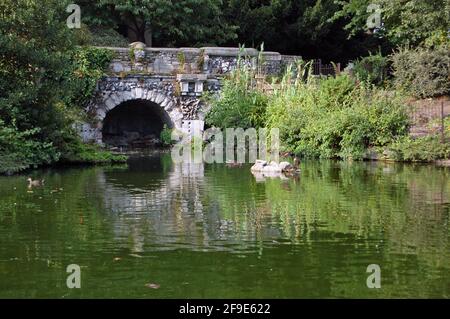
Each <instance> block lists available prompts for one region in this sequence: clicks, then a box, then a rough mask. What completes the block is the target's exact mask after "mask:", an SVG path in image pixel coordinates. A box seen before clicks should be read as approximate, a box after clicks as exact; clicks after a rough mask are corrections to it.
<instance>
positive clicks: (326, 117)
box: [267, 75, 408, 159]
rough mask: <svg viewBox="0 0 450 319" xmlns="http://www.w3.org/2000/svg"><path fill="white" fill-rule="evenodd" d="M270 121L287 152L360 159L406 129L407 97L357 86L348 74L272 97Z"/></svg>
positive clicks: (288, 88) (293, 87)
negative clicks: (278, 132)
mask: <svg viewBox="0 0 450 319" xmlns="http://www.w3.org/2000/svg"><path fill="white" fill-rule="evenodd" d="M267 115H268V117H267V119H268V120H267V124H268V126H269V127H270V128H276V127H277V128H279V129H280V138H281V141H282V146H283V148H284V149H285V150H286V151H289V152H294V153H296V154H298V155H301V156H304V157H321V158H354V159H361V158H363V156H364V154H365V153H366V151H367V149H368V148H370V147H380V146H386V145H388V144H389V143H390V142H391V141H393V140H394V139H395V138H396V137H397V136H402V135H404V134H406V133H407V127H408V118H407V115H406V111H405V107H404V105H403V100H402V98H401V97H399V96H393V95H392V94H389V93H388V92H386V91H384V90H381V89H377V88H366V87H363V86H357V85H355V83H354V82H353V80H352V79H350V78H349V77H348V76H346V75H342V76H338V77H337V78H328V79H322V80H319V81H311V80H309V81H308V82H307V83H303V82H298V83H296V85H293V86H286V88H285V89H284V90H282V91H279V92H277V94H276V96H275V97H274V98H273V99H271V101H270V103H269V107H268V110H267Z"/></svg>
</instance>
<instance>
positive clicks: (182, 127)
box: [79, 43, 299, 147]
mask: <svg viewBox="0 0 450 319" xmlns="http://www.w3.org/2000/svg"><path fill="white" fill-rule="evenodd" d="M108 49H111V50H113V51H114V52H115V58H114V60H113V61H112V63H111V65H110V67H109V71H108V75H107V76H105V77H104V78H102V79H101V80H100V82H99V83H98V85H97V89H96V92H95V95H94V98H93V99H92V101H91V103H90V105H89V106H88V110H87V111H88V113H89V115H90V119H91V121H90V123H89V124H83V125H81V126H80V127H79V129H80V132H81V135H82V137H83V140H84V141H85V142H92V141H94V142H96V143H99V144H107V145H110V146H116V147H127V146H138V147H150V146H152V143H154V142H155V141H156V140H157V139H158V138H159V134H160V132H161V130H162V129H163V127H164V126H165V125H166V126H167V127H169V128H175V129H177V130H179V131H181V132H183V133H185V134H188V135H190V136H193V135H197V134H201V132H202V131H203V127H204V118H205V114H206V112H207V110H208V105H207V104H206V103H205V102H204V101H203V100H202V99H201V97H202V95H203V94H204V92H206V91H207V92H211V93H213V94H214V93H217V92H219V91H220V88H221V79H223V77H224V76H226V74H228V73H230V72H231V71H232V70H233V69H234V68H235V67H236V65H237V63H238V57H239V56H240V57H241V59H242V61H243V63H247V64H248V65H250V66H253V67H257V66H258V65H259V67H261V68H262V71H263V72H264V73H266V74H279V73H280V72H281V70H282V69H283V68H284V67H285V66H286V65H287V64H289V63H292V62H293V61H294V60H295V59H298V58H299V57H294V56H282V55H281V54H279V53H277V52H259V51H257V50H255V49H244V50H241V49H238V48H200V49H193V48H178V49H176V48H163V49H161V48H145V46H144V45H143V44H142V43H133V44H131V45H130V48H108Z"/></svg>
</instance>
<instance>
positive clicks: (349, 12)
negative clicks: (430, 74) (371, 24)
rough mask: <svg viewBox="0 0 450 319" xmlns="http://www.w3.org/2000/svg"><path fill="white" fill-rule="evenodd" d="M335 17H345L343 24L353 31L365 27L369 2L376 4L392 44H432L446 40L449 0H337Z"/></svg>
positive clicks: (449, 28)
mask: <svg viewBox="0 0 450 319" xmlns="http://www.w3.org/2000/svg"><path fill="white" fill-rule="evenodd" d="M338 3H339V4H340V6H341V9H340V10H339V11H338V12H337V13H336V15H335V17H337V18H342V17H345V18H348V19H350V20H349V23H348V24H347V25H346V28H347V29H348V30H349V31H350V32H351V34H352V35H355V34H357V33H360V32H364V31H367V30H368V28H367V25H366V21H367V18H368V17H369V15H370V13H368V12H367V8H368V6H369V4H375V5H379V6H380V8H381V19H382V22H383V27H382V30H381V31H382V32H381V33H380V34H379V35H378V36H383V37H385V38H386V40H387V41H389V42H390V43H391V44H392V45H394V46H399V45H410V46H418V45H425V46H429V47H431V46H434V45H440V44H443V43H445V42H447V43H448V41H449V39H448V32H449V30H450V1H449V0H426V1H425V0H349V1H338Z"/></svg>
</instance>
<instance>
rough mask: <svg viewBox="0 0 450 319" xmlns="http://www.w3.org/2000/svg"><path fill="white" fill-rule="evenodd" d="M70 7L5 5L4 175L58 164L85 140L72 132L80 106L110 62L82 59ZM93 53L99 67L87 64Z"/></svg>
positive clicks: (52, 2)
mask: <svg viewBox="0 0 450 319" xmlns="http://www.w3.org/2000/svg"><path fill="white" fill-rule="evenodd" d="M66 4H67V2H61V1H60V0H16V1H5V2H2V3H1V4H0V173H4V172H14V171H18V170H21V169H25V168H28V167H30V166H36V165H41V164H45V163H47V164H48V163H52V162H55V161H58V160H59V159H60V158H61V156H64V154H65V153H66V152H68V151H71V150H70V147H71V146H73V145H75V144H76V143H79V142H80V140H79V137H78V135H77V134H76V132H75V131H74V130H73V129H72V124H73V123H74V120H75V119H76V117H77V115H78V113H81V110H82V106H83V105H78V104H77V103H78V102H80V101H81V102H82V101H84V100H85V99H84V98H87V97H88V95H87V93H86V91H87V90H91V89H92V88H93V87H94V86H95V79H93V78H96V77H99V76H101V75H102V73H101V72H100V71H98V70H94V69H101V67H104V65H105V64H108V63H109V61H106V58H102V57H103V56H104V55H103V54H96V52H94V53H91V54H90V55H89V56H88V57H87V58H86V59H84V60H81V59H80V58H79V57H80V56H85V57H86V55H81V54H79V51H80V50H81V49H80V48H76V47H75V45H76V44H77V43H76V32H75V30H71V29H69V28H68V27H67V25H66V19H67V16H68V13H67V12H66ZM93 50H94V49H93ZM95 50H98V51H102V50H100V49H95ZM102 52H103V51H102ZM93 55H95V57H96V60H94V59H91V60H94V62H95V61H98V63H94V64H93V63H92V62H91V61H86V60H88V58H91V56H93ZM99 56H100V58H102V59H100V60H99V59H98V57H99ZM75 58H78V59H79V61H74V59H75ZM100 65H101V66H100ZM94 71H97V72H94ZM77 75H78V76H77ZM89 83H90V84H89ZM92 83H93V85H92ZM77 146H79V144H77Z"/></svg>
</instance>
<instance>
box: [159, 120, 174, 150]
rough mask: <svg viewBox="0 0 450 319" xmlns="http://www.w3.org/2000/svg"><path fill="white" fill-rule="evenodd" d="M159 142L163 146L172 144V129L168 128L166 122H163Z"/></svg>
mask: <svg viewBox="0 0 450 319" xmlns="http://www.w3.org/2000/svg"><path fill="white" fill-rule="evenodd" d="M160 139H161V143H162V144H163V145H164V146H170V145H172V144H173V141H172V129H170V128H169V127H168V126H167V124H164V128H163V129H162V131H161V134H160Z"/></svg>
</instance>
